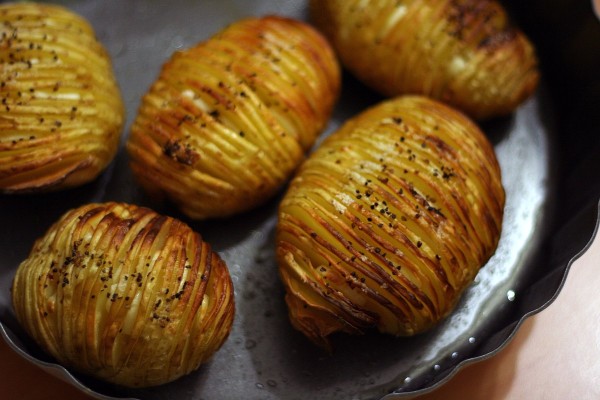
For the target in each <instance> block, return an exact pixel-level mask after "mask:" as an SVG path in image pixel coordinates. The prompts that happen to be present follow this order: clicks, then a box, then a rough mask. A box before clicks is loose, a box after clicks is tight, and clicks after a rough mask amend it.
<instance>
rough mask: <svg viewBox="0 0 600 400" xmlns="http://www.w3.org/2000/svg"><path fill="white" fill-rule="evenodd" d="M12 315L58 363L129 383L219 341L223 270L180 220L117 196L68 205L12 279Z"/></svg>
mask: <svg viewBox="0 0 600 400" xmlns="http://www.w3.org/2000/svg"><path fill="white" fill-rule="evenodd" d="M12 300H13V306H14V310H15V314H16V316H17V319H18V320H19V322H20V323H21V324H22V326H23V327H24V328H25V330H26V331H27V332H28V333H29V335H30V336H31V337H32V338H33V339H34V340H35V341H36V342H37V343H38V344H39V345H40V346H41V347H42V348H43V349H44V350H45V351H47V352H48V353H49V354H50V355H52V356H53V357H54V358H56V359H57V360H58V361H59V362H60V363H61V364H63V365H65V366H68V367H71V368H74V369H76V370H78V371H80V372H83V373H85V374H89V375H91V376H94V377H97V378H100V379H103V380H106V381H109V382H113V383H117V384H120V385H124V386H130V387H142V386H152V385H158V384H162V383H165V382H169V381H172V380H174V379H176V378H178V377H180V376H182V375H184V374H187V373H189V372H191V371H193V370H194V369H196V368H198V366H199V365H200V364H201V363H203V362H205V361H206V360H207V359H208V357H210V356H211V355H212V354H213V353H214V352H215V351H216V350H217V349H218V348H219V347H220V346H221V345H222V343H223V342H224V341H225V339H226V337H227V336H228V334H229V331H230V329H231V325H232V321H233V315H234V299H233V286H232V282H231V278H230V276H229V272H228V270H227V267H226V265H225V263H224V262H223V261H222V260H221V258H220V257H219V256H218V255H217V254H216V253H215V252H213V251H212V250H211V247H210V245H208V244H207V243H206V242H204V241H203V240H202V238H201V237H200V236H199V235H198V234H197V233H195V232H194V231H192V229H191V228H190V227H189V226H187V225H186V224H184V223H182V222H180V221H179V220H176V219H174V218H170V217H166V216H161V215H158V214H156V213H155V212H153V211H151V210H149V209H147V208H142V207H137V206H134V205H128V204H123V203H103V204H88V205H84V206H81V207H79V208H77V209H74V210H71V211H69V212H67V213H66V214H64V215H63V216H62V217H61V218H60V220H58V221H57V222H56V223H55V224H54V225H53V226H52V227H50V229H49V230H48V232H47V233H46V234H45V235H44V236H43V237H42V238H40V239H38V240H37V241H36V243H35V245H34V246H33V249H32V250H31V253H30V254H29V256H28V257H27V259H26V260H25V261H23V262H22V263H21V265H20V266H19V268H18V270H17V272H16V275H15V278H14V282H13V285H12Z"/></svg>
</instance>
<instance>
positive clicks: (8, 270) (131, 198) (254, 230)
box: [0, 0, 599, 399]
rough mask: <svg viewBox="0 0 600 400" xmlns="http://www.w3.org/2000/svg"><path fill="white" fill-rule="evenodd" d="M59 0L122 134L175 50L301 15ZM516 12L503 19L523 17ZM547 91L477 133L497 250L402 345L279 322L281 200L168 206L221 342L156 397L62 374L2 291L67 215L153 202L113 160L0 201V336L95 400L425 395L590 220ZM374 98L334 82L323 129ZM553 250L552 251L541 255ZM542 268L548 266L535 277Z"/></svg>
mask: <svg viewBox="0 0 600 400" xmlns="http://www.w3.org/2000/svg"><path fill="white" fill-rule="evenodd" d="M60 3H61V4H63V5H66V6H67V7H69V8H71V9H73V10H74V11H76V12H78V13H80V14H81V15H83V16H85V17H86V18H87V19H88V20H89V21H90V22H91V23H92V25H93V26H94V28H95V30H96V32H97V34H98V37H99V39H100V40H101V41H102V42H103V43H104V44H105V45H106V46H107V48H108V50H109V52H110V53H111V55H112V58H113V62H114V65H115V71H116V74H117V78H118V80H119V82H120V85H121V89H122V92H123V95H124V98H125V101H126V105H127V111H128V114H127V115H128V125H129V124H130V123H131V121H132V120H133V118H134V116H135V113H136V111H137V107H138V104H139V100H140V98H141V96H142V95H143V93H144V92H145V91H146V90H147V88H148V87H149V86H150V84H151V82H152V81H153V80H154V79H155V78H156V76H157V74H158V71H159V69H160V66H161V65H162V64H163V62H164V61H165V60H166V59H167V58H168V57H169V56H170V55H171V53H172V52H173V51H175V50H177V49H179V48H182V47H188V46H191V45H193V44H195V43H197V42H198V41H200V40H203V39H206V38H208V37H209V36H211V35H212V34H213V33H214V32H216V31H217V30H219V29H220V28H222V27H223V26H224V25H226V24H228V23H230V22H233V21H235V20H237V19H239V18H242V17H244V16H248V15H264V14H282V15H288V16H292V17H295V18H299V19H306V9H305V6H306V5H305V2H304V1H276V0H273V1H258V0H254V1H248V0H235V1H234V0H228V1H216V0H215V1H192V0H178V1H175V0H173V1H171V2H168V3H167V2H156V1H143V0H136V1H133V0H132V1H127V2H122V1H119V0H105V1H103V2H96V1H92V0H86V1H62V2H60ZM534 3H536V2H532V4H534ZM559 3H560V2H559ZM531 7H533V5H532V6H531ZM515 8H516V7H515ZM526 8H527V7H523V6H522V7H521V9H516V10H515V11H518V12H519V13H522V14H523V15H527V12H528V11H529V10H527V9H526ZM524 20H525V21H526V18H525V19H524ZM550 75H552V72H550ZM554 94H555V92H554V89H553V85H552V82H551V81H545V82H544V84H543V85H542V86H541V88H540V90H538V92H537V93H536V94H535V96H534V97H533V98H532V99H530V100H529V101H527V102H526V103H525V104H524V105H523V106H522V107H520V108H519V109H518V111H517V112H516V113H515V114H514V115H512V116H511V117H508V118H504V119H500V120H495V121H492V122H489V123H486V124H484V125H483V129H484V131H485V132H486V134H487V135H488V137H489V138H490V139H491V141H492V142H493V143H494V146H495V148H496V152H497V155H498V159H499V161H500V164H501V167H502V172H503V182H504V185H505V188H506V192H507V205H506V212H505V218H504V228H503V235H502V237H501V240H500V244H499V247H498V250H497V252H496V254H495V255H494V257H493V258H492V259H491V260H490V261H489V262H488V264H487V265H486V266H485V267H484V268H482V270H481V271H480V273H479V275H478V276H477V278H476V280H475V283H474V284H473V285H472V286H471V287H470V288H469V289H468V291H467V292H466V293H465V295H464V297H463V298H462V300H461V302H460V303H459V305H458V307H457V309H456V311H455V312H454V313H453V314H452V315H451V316H450V317H449V318H447V319H446V320H445V321H443V322H442V323H441V324H440V325H439V326H438V327H437V328H435V329H434V330H433V331H431V332H429V333H427V334H424V335H420V336H417V337H414V338H409V339H398V338H393V337H389V336H384V335H381V334H378V333H376V332H370V333H368V334H367V335H366V336H365V337H351V336H336V337H335V338H334V345H335V349H336V350H335V353H334V354H332V355H327V354H324V353H323V352H322V351H321V350H319V349H317V348H315V347H314V346H313V345H312V344H311V343H309V342H308V341H307V340H306V339H305V338H304V337H303V336H302V335H301V334H299V333H298V332H296V331H295V330H294V329H293V328H292V327H291V325H290V323H289V321H288V319H287V310H286V307H285V304H284V301H283V287H282V285H281V284H280V282H279V279H278V274H277V269H276V265H275V259H274V240H273V231H274V227H275V222H276V218H275V210H276V206H277V202H278V200H279V199H274V200H272V201H271V202H270V203H268V204H267V205H265V206H263V207H261V208H259V209H257V210H254V211H252V212H249V213H246V214H244V215H243V216H240V217H237V218H231V219H227V220H220V221H211V222H203V223H195V222H192V221H188V220H186V218H185V217H183V216H181V215H179V214H178V213H177V212H176V211H174V210H172V209H168V210H167V209H162V210H160V209H159V210H157V211H160V212H162V213H167V214H171V215H173V216H177V217H179V218H182V219H183V220H186V222H188V223H190V225H191V226H192V227H193V228H194V229H196V230H197V231H198V232H200V233H201V234H202V235H203V237H204V238H205V239H206V240H207V241H209V242H210V243H212V244H213V246H214V247H215V249H216V250H218V251H219V252H220V254H221V255H222V257H223V258H224V259H225V260H226V262H227V264H228V266H229V268H230V271H231V274H232V277H233V281H234V286H235V296H236V299H237V307H238V309H237V314H236V319H235V323H234V327H233V331H232V333H231V335H230V337H229V339H228V340H227V342H226V343H225V345H224V346H223V347H222V348H221V350H220V351H218V352H217V353H216V355H215V356H214V357H213V359H212V360H211V362H210V363H208V364H206V365H204V366H202V367H201V368H200V369H199V370H198V371H196V372H194V373H192V374H190V375H189V376H186V377H184V378H182V379H180V380H177V381H176V382H173V383H171V384H167V385H163V386H160V387H157V388H152V389H138V390H133V389H123V388H119V387H115V386H112V385H107V384H105V383H102V382H99V381H96V380H94V379H90V378H88V377H85V376H80V375H78V374H76V373H72V372H67V371H66V370H65V369H64V368H62V367H60V366H57V365H56V364H54V363H53V361H52V360H51V359H49V358H48V357H47V356H46V355H44V354H43V353H42V352H41V351H40V350H39V349H38V348H37V347H36V346H35V345H34V344H33V343H32V342H31V341H29V340H28V338H27V337H26V335H25V334H24V332H23V331H22V330H21V329H20V328H19V327H18V325H17V323H16V321H15V318H14V315H13V312H12V309H11V306H10V293H9V287H10V283H11V281H12V276H13V275H14V272H15V270H16V268H17V266H18V264H19V262H20V261H21V260H22V259H24V258H25V257H26V255H27V252H28V251H29V249H30V247H31V245H32V243H33V241H34V240H35V239H36V238H37V237H39V236H40V235H41V234H43V232H44V231H45V230H46V229H47V228H48V227H49V225H50V224H51V223H52V222H53V221H54V220H56V219H57V218H58V217H59V216H60V215H61V214H62V213H63V212H65V211H66V210H68V209H70V208H73V207H75V206H78V205H80V204H83V203H86V202H92V201H104V200H117V201H127V202H131V203H136V204H140V205H151V204H150V203H149V202H148V201H147V199H146V198H145V197H144V195H143V193H141V191H140V190H139V189H138V187H137V186H136V184H135V183H134V182H133V180H132V177H131V175H130V173H129V169H128V166H127V160H126V157H125V154H124V153H123V151H121V152H120V153H119V155H118V157H117V159H116V160H115V162H113V164H112V166H111V167H110V168H109V170H108V171H106V173H104V174H103V175H102V176H101V177H100V178H99V179H98V180H97V181H96V182H93V183H91V184H88V185H86V186H85V187H82V188H77V189H74V190H70V191H68V192H61V193H51V194H45V195H38V196H19V197H9V196H4V197H0V221H2V223H1V226H0V251H1V252H2V254H3V257H2V260H0V322H1V324H0V328H1V329H0V335H1V336H2V337H3V338H4V339H5V340H6V341H7V342H8V343H9V345H11V346H12V347H13V348H15V349H16V350H17V351H18V352H19V353H20V354H21V355H23V356H24V357H26V358H28V359H29V360H30V361H32V362H34V363H36V364H38V365H39V366H40V367H41V368H44V369H46V370H47V371H48V372H50V373H52V374H53V375H56V376H58V377H60V378H61V379H64V380H66V381H67V382H70V383H72V384H74V385H76V386H77V387H79V388H80V389H81V390H83V391H85V392H87V393H89V394H91V395H93V396H95V397H97V398H100V399H108V398H125V397H132V398H143V399H192V398H194V399H198V398H245V399H255V398H260V399H292V398H303V399H304V398H311V399H350V398H352V399H356V398H380V397H383V396H386V395H387V397H396V396H398V397H400V396H402V393H405V394H406V393H412V394H414V393H415V392H422V391H426V390H430V389H431V388H432V387H434V386H435V385H438V384H439V383H440V382H443V380H444V379H446V378H447V377H448V376H450V375H451V374H452V373H454V372H455V371H456V370H457V369H458V367H459V366H460V365H462V364H464V363H467V362H472V361H473V360H475V359H479V358H482V357H485V356H488V355H490V354H492V353H493V352H495V351H497V350H498V348H500V347H501V346H502V345H503V343H505V341H506V340H507V339H508V338H509V337H510V336H511V334H512V333H514V331H515V329H516V328H517V326H518V322H519V321H521V320H522V319H523V318H524V317H525V316H527V315H528V313H530V312H532V311H535V310H538V309H539V308H540V307H541V306H542V305H543V304H544V303H545V302H546V301H548V300H550V299H551V298H552V297H553V296H554V295H555V294H556V293H557V291H558V290H559V287H560V281H561V278H562V276H564V274H565V271H566V269H567V266H568V264H569V261H570V260H571V259H572V258H573V256H575V255H576V254H577V252H578V251H580V250H581V248H582V247H583V246H584V245H585V243H586V242H587V240H589V238H590V236H591V233H592V231H593V227H594V224H593V222H594V221H595V220H596V219H597V208H595V207H592V208H588V210H590V214H589V216H588V217H587V219H586V218H583V222H582V221H580V220H578V219H577V218H575V216H576V210H575V209H573V207H571V209H569V208H568V207H567V208H563V205H564V204H565V203H567V204H573V203H572V202H573V201H574V200H570V201H571V203H569V201H567V202H565V201H564V200H563V198H564V197H565V196H566V194H565V193H564V191H565V190H566V188H567V185H569V184H571V185H573V183H572V180H571V181H569V180H568V177H565V175H564V174H562V173H561V171H563V170H569V169H570V168H571V167H572V166H573V167H574V162H573V160H569V158H568V157H569V156H570V154H569V153H568V151H569V150H570V149H572V147H567V146H565V140H564V139H563V136H561V135H560V132H561V129H562V128H563V125H562V121H556V120H555V119H554V118H555V116H556V115H558V110H557V106H556V105H555V104H553V103H552V101H551V99H553V96H554ZM380 99H381V98H380V97H378V96H377V95H375V94H374V93H372V92H371V91H369V90H368V89H366V88H365V87H363V86H362V85H360V84H359V83H358V82H356V81H355V80H353V79H352V78H351V77H350V76H347V75H346V76H344V89H343V93H342V96H341V100H340V103H339V104H338V107H337V109H336V111H335V115H334V117H333V119H332V121H331V123H330V125H329V128H328V132H327V133H329V132H331V131H333V130H334V129H336V128H337V127H338V126H339V125H340V123H341V122H342V121H344V120H345V119H347V118H348V117H350V116H352V115H354V114H356V113H357V112H359V111H360V110H362V109H364V108H365V107H367V106H369V105H371V104H373V103H375V102H377V101H379V100H380ZM596 126H598V125H596ZM126 134H127V128H126V130H125V132H124V136H125V135H126ZM596 142H597V140H596ZM597 149H598V147H597V146H596V147H595V149H594V147H593V146H591V147H590V148H589V151H592V153H587V154H586V153H585V151H582V150H580V155H583V156H586V155H588V154H592V155H593V154H594V153H593V151H595V152H596V153H595V154H598V152H597ZM582 158H585V157H582ZM592 158H593V157H591V158H590V160H592ZM590 162H593V161H590ZM559 167H560V168H559ZM596 171H598V169H596ZM597 181H598V177H595V181H594V178H593V177H592V188H595V189H593V190H592V191H591V192H590V193H589V195H586V196H585V198H584V200H585V201H583V200H581V201H582V204H583V203H585V204H587V203H589V202H590V201H591V202H592V203H593V204H594V205H595V204H596V203H597V201H598V190H597V188H598V186H599V185H597V183H598V182H597ZM569 182H570V183H569ZM594 182H595V183H594ZM594 184H595V186H593V185H594ZM569 189H572V188H569ZM42 203H43V207H40V204H42ZM557 205H559V206H560V207H557ZM588 219H591V221H592V224H589V223H588V222H587V221H588ZM568 222H570V223H571V224H569V223H568ZM571 226H575V227H577V229H576V231H577V232H578V233H579V236H578V237H575V236H574V235H571V234H569V232H571V231H570V230H569V229H570V227H571ZM559 228H563V229H559ZM553 238H554V242H553V240H552V239H553ZM556 238H558V239H556ZM556 243H560V244H561V246H556ZM557 248H559V249H562V250H558V251H557V250H555V253H552V249H557ZM549 257H552V260H551V261H549V260H550V258H549ZM548 266H551V267H553V269H552V270H549V269H545V268H546V267H548ZM393 393H396V394H393Z"/></svg>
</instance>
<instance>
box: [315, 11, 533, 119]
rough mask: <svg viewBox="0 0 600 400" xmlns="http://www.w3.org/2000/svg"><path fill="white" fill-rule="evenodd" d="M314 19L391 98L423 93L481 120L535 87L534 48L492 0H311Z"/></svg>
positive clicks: (508, 108)
mask: <svg viewBox="0 0 600 400" xmlns="http://www.w3.org/2000/svg"><path fill="white" fill-rule="evenodd" d="M311 14H312V19H313V21H314V22H315V24H316V25H317V26H318V27H320V29H321V30H322V31H323V32H324V33H325V34H326V36H327V37H328V38H329V39H330V40H331V42H332V44H333V46H334V48H335V49H336V51H337V52H338V54H339V57H340V59H341V61H342V64H344V65H345V66H346V67H347V68H348V69H349V70H350V71H351V72H352V73H353V74H355V75H356V76H357V77H358V78H359V79H360V80H362V81H363V82H365V83H366V84H367V85H368V86H371V87H372V88H374V89H375V90H377V91H379V92H381V93H382V94H384V95H387V96H396V95H400V94H421V95H426V96H428V97H432V98H434V99H438V100H441V101H443V102H445V103H448V104H450V105H452V106H454V107H456V108H459V109H461V110H463V111H464V112H466V113H467V114H469V115H470V116H471V117H473V118H476V119H486V118H491V117H496V116H501V115H505V114H509V113H511V112H512V111H513V110H514V109H515V108H516V107H517V106H518V105H519V104H520V103H521V102H522V101H524V100H525V99H526V98H527V97H529V96H530V95H531V94H532V93H533V91H534V90H535V88H536V86H537V83H538V79H539V72H538V68H537V58H536V55H535V51H534V48H533V46H532V44H531V43H530V42H529V40H528V39H527V38H526V37H525V35H524V34H523V33H522V32H520V31H518V30H517V29H515V28H514V27H513V26H511V24H510V23H509V21H508V17H507V15H506V12H505V10H504V9H503V8H502V7H501V6H500V4H499V3H498V2H496V1H492V0H439V1H438V0H400V1H397V0H370V1H363V0H311Z"/></svg>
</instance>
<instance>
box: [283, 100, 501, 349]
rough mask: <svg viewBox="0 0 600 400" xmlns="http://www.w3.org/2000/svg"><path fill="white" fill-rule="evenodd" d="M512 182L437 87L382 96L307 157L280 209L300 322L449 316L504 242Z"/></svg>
mask: <svg viewBox="0 0 600 400" xmlns="http://www.w3.org/2000/svg"><path fill="white" fill-rule="evenodd" d="M503 207H504V189H503V187H502V183H501V176H500V169H499V166H498V163H497V160H496V157H495V154H494V151H493V148H492V146H491V144H490V143H489V142H488V140H487V139H486V137H485V136H484V135H483V134H482V133H481V131H480V130H479V129H478V128H477V126H476V125H475V124H473V123H472V122H471V121H470V120H469V119H468V118H467V117H465V116H464V115H463V114H461V113H459V112H457V111H455V110H453V109H451V108H449V107H448V106H446V105H443V104H441V103H438V102H435V101H433V100H430V99H428V98H425V97H401V98H397V99H394V100H390V101H387V102H384V103H382V104H379V105H377V106H375V107H373V108H371V109H368V110H367V111H365V112H363V113H361V114H360V115H358V116H356V117H354V118H353V119H351V120H349V121H348V122H347V123H345V124H344V125H343V126H342V127H341V128H340V129H339V130H338V131H337V132H335V133H334V134H332V135H331V136H330V137H328V138H327V139H326V140H325V141H324V143H323V144H322V145H321V146H320V147H319V148H318V149H317V150H316V151H315V152H314V153H313V154H312V155H311V156H310V157H309V158H308V159H307V160H306V162H305V163H304V164H303V165H302V167H301V168H300V170H299V172H298V175H297V176H296V177H295V178H294V179H293V181H292V182H291V184H290V187H289V189H288V191H287V193H286V194H285V197H284V198H283V201H282V203H281V205H280V209H279V221H278V225H277V239H276V240H277V259H278V263H279V270H280V274H281V277H282V279H283V282H284V285H285V287H286V292H287V294H286V301H287V304H288V308H289V314H290V319H291V321H292V323H293V325H294V326H295V327H296V328H297V329H299V330H300V331H302V332H303V333H304V334H305V335H306V336H308V337H309V338H310V339H311V340H312V341H314V342H315V343H317V344H319V345H320V346H323V347H325V348H329V346H330V343H329V340H328V338H327V336H328V335H330V334H331V333H333V332H336V331H345V332H348V333H362V332H363V331H364V330H365V329H367V328H370V327H376V328H377V329H378V330H379V331H381V332H385V333H390V334H393V335H398V336H404V335H413V334H416V333H419V332H423V331H425V330H427V329H429V328H430V327H432V326H433V325H434V324H436V323H437V322H438V321H440V320H441V319H442V318H444V317H445V316H446V315H447V314H448V313H449V312H450V311H451V310H452V309H453V307H454V305H455V304H456V302H457V300H458V298H459V296H460V294H461V293H462V292H463V290H464V289H465V288H466V287H467V286H468V285H469V284H470V283H471V282H472V280H473V279H474V277H475V275H476V274H477V271H478V270H479V268H480V267H481V266H482V265H484V264H485V262H486V261H487V260H488V258H489V257H490V256H491V255H492V254H493V252H494V251H495V249H496V246H497V243H498V240H499V236H500V231H501V224H502V215H503Z"/></svg>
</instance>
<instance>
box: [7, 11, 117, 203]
mask: <svg viewBox="0 0 600 400" xmlns="http://www.w3.org/2000/svg"><path fill="white" fill-rule="evenodd" d="M0 97H1V98H2V105H1V106H0V192H4V193H21V192H39V191H50V190H59V189H64V188H68V187H73V186H79V185H81V184H83V183H86V182H89V181H92V180H93V179H94V178H96V177H97V176H98V174H100V172H102V171H103V170H104V169H105V168H106V166H107V165H108V164H109V163H110V161H111V160H112V159H113V158H114V156H115V155H116V152H117V148H118V145H119V139H120V135H121V131H122V127H123V122H124V115H125V111H124V107H123V102H122V99H121V94H120V91H119V88H118V86H117V83H116V81H115V77H114V74H113V70H112V65H111V61H110V59H109V55H108V53H107V52H106V50H105V49H104V47H103V46H102V44H101V43H100V42H99V41H98V40H97V39H96V37H95V36H94V31H93V30H92V27H91V26H90V25H89V23H88V22H87V21H86V20H84V19H83V18H82V17H80V16H78V15H76V14H74V13H72V12H71V11H69V10H67V9H65V8H62V7H59V6H55V5H42V4H35V3H14V4H4V5H0Z"/></svg>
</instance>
